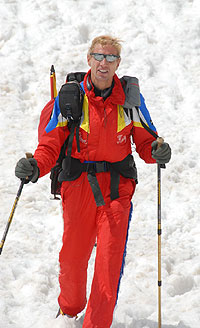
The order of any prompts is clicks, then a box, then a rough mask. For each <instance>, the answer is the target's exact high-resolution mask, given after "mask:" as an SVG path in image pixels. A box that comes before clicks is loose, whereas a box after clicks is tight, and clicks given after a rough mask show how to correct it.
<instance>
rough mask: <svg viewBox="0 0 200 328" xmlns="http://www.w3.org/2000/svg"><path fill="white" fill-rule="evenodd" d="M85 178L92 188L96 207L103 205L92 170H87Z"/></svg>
mask: <svg viewBox="0 0 200 328" xmlns="http://www.w3.org/2000/svg"><path fill="white" fill-rule="evenodd" d="M87 178H88V181H89V184H90V187H91V189H92V192H93V195H94V199H95V202H96V205H97V207H99V206H103V205H105V202H104V199H103V195H102V192H101V189H100V187H99V183H98V180H97V177H96V175H95V173H94V172H88V174H87Z"/></svg>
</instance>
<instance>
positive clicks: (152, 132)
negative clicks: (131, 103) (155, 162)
mask: <svg viewBox="0 0 200 328" xmlns="http://www.w3.org/2000/svg"><path fill="white" fill-rule="evenodd" d="M135 108H136V110H137V112H138V116H139V119H140V122H141V124H142V126H143V128H145V130H147V131H148V132H149V133H150V134H151V135H152V136H153V137H154V138H155V139H157V138H159V136H158V135H157V134H156V133H155V132H154V131H153V130H152V129H150V127H149V126H148V125H147V124H146V123H144V121H143V120H142V119H141V117H140V112H139V107H137V106H135ZM159 165H160V167H161V168H162V169H165V168H166V166H165V164H159Z"/></svg>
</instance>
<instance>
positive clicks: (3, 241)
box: [0, 153, 33, 255]
mask: <svg viewBox="0 0 200 328" xmlns="http://www.w3.org/2000/svg"><path fill="white" fill-rule="evenodd" d="M32 157H33V155H32V154H31V153H26V158H32ZM26 179H28V177H26V178H25V179H21V183H20V186H19V189H18V192H17V196H16V198H15V201H14V204H13V207H12V210H11V213H10V216H9V219H8V222H7V224H6V228H5V231H4V234H3V238H2V240H1V243H0V255H1V253H2V250H3V246H4V243H5V240H6V236H7V234H8V231H9V228H10V225H11V222H12V219H13V215H14V213H15V209H16V207H17V203H18V200H19V198H20V195H21V193H22V189H23V187H24V185H25V183H26Z"/></svg>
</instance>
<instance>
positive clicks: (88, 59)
mask: <svg viewBox="0 0 200 328" xmlns="http://www.w3.org/2000/svg"><path fill="white" fill-rule="evenodd" d="M87 62H88V65H89V66H90V67H91V63H90V62H91V56H90V55H89V54H87Z"/></svg>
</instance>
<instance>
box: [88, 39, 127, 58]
mask: <svg viewBox="0 0 200 328" xmlns="http://www.w3.org/2000/svg"><path fill="white" fill-rule="evenodd" d="M120 42H122V41H121V40H120V39H118V38H115V37H112V36H110V35H100V36H97V37H96V38H94V39H93V40H92V43H91V46H90V48H89V50H88V54H90V53H91V52H93V50H94V47H95V46H96V45H97V44H100V45H102V46H106V45H111V46H113V47H115V49H116V50H117V55H119V56H120V54H121V49H122V46H121V44H120Z"/></svg>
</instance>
